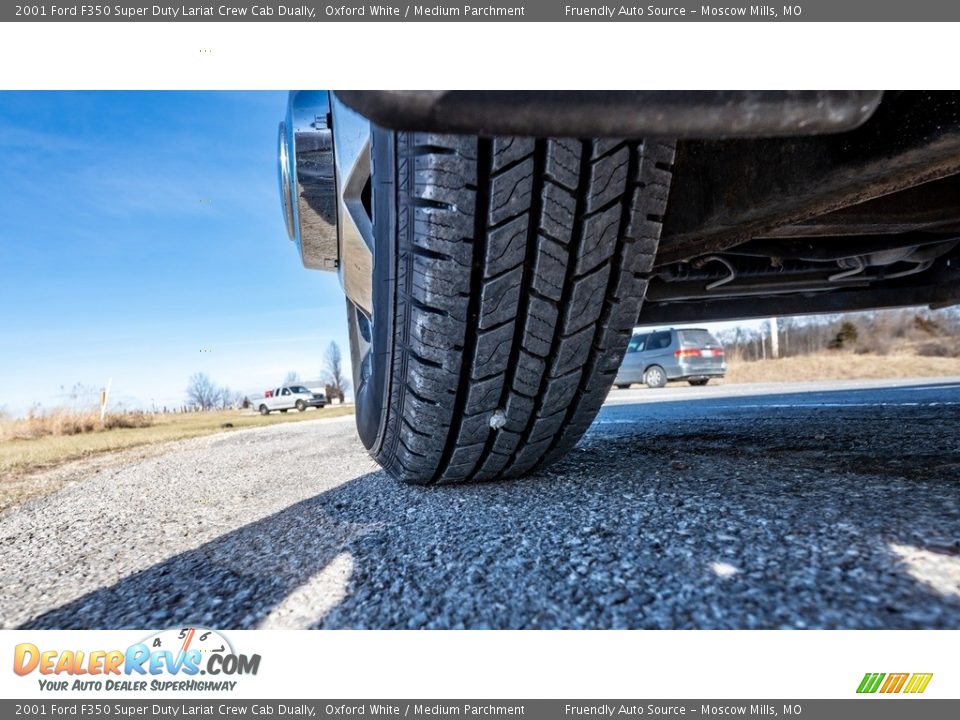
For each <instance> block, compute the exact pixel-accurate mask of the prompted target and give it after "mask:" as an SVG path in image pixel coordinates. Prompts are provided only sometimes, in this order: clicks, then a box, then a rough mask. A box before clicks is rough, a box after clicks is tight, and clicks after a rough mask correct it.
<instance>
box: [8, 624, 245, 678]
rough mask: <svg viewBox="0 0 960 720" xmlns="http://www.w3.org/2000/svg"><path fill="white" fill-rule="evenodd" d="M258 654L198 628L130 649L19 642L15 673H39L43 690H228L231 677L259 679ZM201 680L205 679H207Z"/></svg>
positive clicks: (157, 636) (172, 632) (159, 636)
mask: <svg viewBox="0 0 960 720" xmlns="http://www.w3.org/2000/svg"><path fill="white" fill-rule="evenodd" d="M259 669H260V655H244V654H240V653H237V652H235V651H234V649H233V646H232V645H231V644H230V641H228V640H227V639H226V638H225V637H224V636H223V635H222V634H221V633H219V632H217V631H216V630H209V629H207V628H200V627H185V628H175V629H172V630H164V631H163V632H159V633H156V634H154V635H151V636H150V637H148V638H146V639H145V640H142V641H141V642H138V643H135V644H133V645H131V646H129V647H128V648H127V649H126V650H99V649H95V650H55V649H47V648H41V647H38V646H36V645H34V644H32V643H20V644H19V645H17V646H16V647H15V648H14V655H13V671H14V672H15V673H16V674H17V675H20V676H29V675H31V674H33V673H36V674H38V675H39V676H40V677H38V678H37V682H38V683H39V684H40V689H41V690H52V691H57V690H60V691H72V690H81V691H82V690H96V691H103V690H107V691H115V692H141V691H145V690H175V691H180V692H182V691H191V690H198V691H205V692H206V691H216V690H221V691H230V690H233V689H234V688H235V687H236V685H237V680H234V679H232V678H234V677H237V676H241V675H256V674H257V671H258V670H259ZM198 676H204V677H203V679H200V678H198Z"/></svg>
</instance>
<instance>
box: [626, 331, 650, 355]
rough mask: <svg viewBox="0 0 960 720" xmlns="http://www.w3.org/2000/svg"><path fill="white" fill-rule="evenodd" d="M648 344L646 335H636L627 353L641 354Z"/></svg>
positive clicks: (628, 346)
mask: <svg viewBox="0 0 960 720" xmlns="http://www.w3.org/2000/svg"><path fill="white" fill-rule="evenodd" d="M646 343H647V336H646V335H634V336H633V337H632V338H630V344H629V345H627V352H640V351H642V350H643V346H644V345H646Z"/></svg>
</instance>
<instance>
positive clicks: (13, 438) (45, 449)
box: [0, 405, 353, 495]
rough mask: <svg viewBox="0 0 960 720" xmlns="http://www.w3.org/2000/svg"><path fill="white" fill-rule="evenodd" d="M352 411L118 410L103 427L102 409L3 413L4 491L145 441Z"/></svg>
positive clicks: (0, 458) (0, 476)
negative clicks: (35, 474)
mask: <svg viewBox="0 0 960 720" xmlns="http://www.w3.org/2000/svg"><path fill="white" fill-rule="evenodd" d="M350 414H353V405H343V406H340V405H332V406H328V407H325V408H323V409H321V410H307V411H306V412H303V413H298V412H288V413H284V414H281V413H271V414H270V415H267V416H265V417H264V416H261V415H258V414H256V413H254V412H253V411H251V410H219V411H211V412H196V413H167V414H150V413H114V414H110V415H107V422H106V423H105V427H104V428H102V429H101V427H100V418H99V413H93V412H69V411H52V412H50V413H45V414H42V415H35V416H33V417H27V418H19V419H2V418H0V495H2V486H3V484H4V483H6V482H9V481H11V480H13V479H14V478H16V477H18V476H21V475H23V474H25V473H27V472H31V471H34V470H39V469H44V468H49V467H53V466H55V465H58V464H60V463H63V462H66V461H69V460H76V459H79V458H85V457H89V456H91V455H96V454H98V453H106V452H113V451H116V450H123V449H126V448H133V447H138V446H143V445H153V444H156V443H163V442H170V441H173V440H184V439H186V438H192V437H198V436H200V435H209V434H211V433H217V432H229V431H231V430H236V429H240V428H247V427H257V426H262V425H276V424H277V423H288V422H299V421H303V420H315V419H317V418H321V417H337V416H339V415H350Z"/></svg>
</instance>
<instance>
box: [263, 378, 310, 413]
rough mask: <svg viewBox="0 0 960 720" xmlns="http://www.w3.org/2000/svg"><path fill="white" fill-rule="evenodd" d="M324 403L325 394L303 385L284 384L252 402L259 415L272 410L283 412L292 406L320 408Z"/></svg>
mask: <svg viewBox="0 0 960 720" xmlns="http://www.w3.org/2000/svg"><path fill="white" fill-rule="evenodd" d="M326 404H327V396H326V395H325V394H324V393H322V392H319V393H318V392H314V391H313V390H310V389H309V388H306V387H304V386H303V385H284V386H282V387H278V388H274V389H273V390H267V391H266V392H265V393H264V394H263V397H261V398H257V399H255V400H254V401H253V403H252V405H253V407H254V408H256V409H257V410H259V411H260V414H261V415H269V414H270V413H271V412H273V411H274V410H279V411H280V412H284V413H285V412H286V411H287V410H292V409H294V408H296V409H297V410H299V411H300V412H303V411H304V410H306V409H307V408H309V407H315V408H322V407H323V406H324V405H326Z"/></svg>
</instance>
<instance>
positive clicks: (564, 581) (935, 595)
mask: <svg viewBox="0 0 960 720" xmlns="http://www.w3.org/2000/svg"><path fill="white" fill-rule="evenodd" d="M58 472H61V473H66V474H67V479H68V480H69V482H68V484H67V485H66V487H64V488H63V489H61V490H59V491H58V492H56V493H54V494H52V495H48V496H46V497H42V498H37V499H35V500H33V501H30V502H28V503H27V504H25V505H24V506H21V507H19V508H14V509H12V510H10V511H8V512H6V513H5V514H4V515H2V516H0V625H2V626H3V627H25V628H117V627H136V628H164V627H168V626H176V625H183V624H187V623H191V624H201V625H205V626H209V627H215V628H252V627H320V628H342V627H363V628H371V627H372V628H422V627H435V628H459V627H468V628H477V627H491V628H633V627H636V628H781V627H789V628H960V378H958V379H951V380H949V381H939V382H930V381H926V382H921V381H917V382H897V383H869V382H867V383H832V384H823V383H821V384H817V385H792V386H786V385H764V386H739V387H737V386H731V387H711V386H708V387H706V388H689V387H686V386H684V387H673V386H671V387H668V388H666V389H664V390H660V391H651V390H646V389H636V390H629V391H616V390H614V391H612V393H611V395H610V398H609V399H608V403H607V405H606V407H605V408H604V410H603V411H602V412H601V414H600V416H599V418H598V421H597V422H596V423H595V424H594V426H593V428H592V429H591V430H590V432H589V433H588V435H587V437H586V438H585V439H584V441H583V442H582V443H581V445H580V446H579V447H578V448H577V449H576V450H575V451H574V452H573V453H572V455H571V456H570V457H569V458H568V459H567V460H565V461H564V462H563V463H561V464H559V465H556V466H554V467H553V468H551V469H549V470H548V471H546V472H544V473H542V474H540V475H539V476H535V477H531V478H528V479H525V480H523V481H514V482H505V483H497V484H488V485H473V486H465V487H441V488H428V489H424V488H414V487H404V486H402V485H399V484H398V483H396V482H394V481H393V480H391V479H390V478H388V477H386V476H385V475H384V474H383V473H382V472H379V471H378V470H377V468H376V466H375V465H374V464H373V462H372V461H371V460H370V459H369V458H368V457H367V455H366V454H365V452H364V451H363V449H362V447H361V446H360V443H359V441H358V440H357V439H356V436H355V433H354V430H353V425H352V418H343V419H331V420H318V421H315V422H303V423H296V424H290V425H278V426H273V427H268V428H260V429H254V430H245V431H237V432H233V433H230V434H225V435H219V436H212V437H208V438H201V439H197V440H191V441H186V442H182V443H179V444H177V445H175V446H173V447H172V448H171V449H170V450H169V451H165V452H163V453H162V454H157V455H155V456H153V457H148V458H146V459H130V458H127V459H124V458H122V457H121V458H120V459H116V460H114V461H110V462H106V461H103V460H102V459H101V460H100V461H98V462H95V463H86V464H85V463H80V464H77V465H73V466H70V467H68V468H64V469H61V470H60V471H58Z"/></svg>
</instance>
